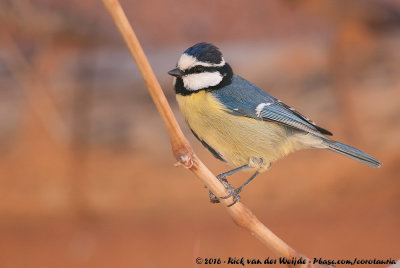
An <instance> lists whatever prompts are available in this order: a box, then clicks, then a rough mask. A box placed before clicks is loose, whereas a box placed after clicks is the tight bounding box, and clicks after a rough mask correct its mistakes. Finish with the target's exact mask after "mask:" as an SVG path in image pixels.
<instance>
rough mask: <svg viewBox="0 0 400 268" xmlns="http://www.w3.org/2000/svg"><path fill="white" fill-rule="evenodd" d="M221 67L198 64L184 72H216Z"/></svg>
mask: <svg viewBox="0 0 400 268" xmlns="http://www.w3.org/2000/svg"><path fill="white" fill-rule="evenodd" d="M220 68H221V67H205V66H203V65H196V66H194V67H192V68H190V69H188V70H185V71H184V74H185V75H187V74H197V73H203V72H215V71H218V70H219V69H220Z"/></svg>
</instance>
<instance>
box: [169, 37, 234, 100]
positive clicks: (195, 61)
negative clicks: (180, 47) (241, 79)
mask: <svg viewBox="0 0 400 268" xmlns="http://www.w3.org/2000/svg"><path fill="white" fill-rule="evenodd" d="M168 74H169V75H172V76H174V77H176V82H175V89H176V91H177V93H180V92H178V91H182V90H183V91H185V92H186V94H190V93H193V92H196V91H199V90H202V89H216V88H218V87H221V86H223V85H226V84H229V83H230V80H231V78H232V69H231V68H230V66H229V65H228V64H227V63H226V62H225V60H224V57H223V56H222V53H221V52H220V51H219V49H218V48H217V47H216V46H214V45H212V44H208V43H204V42H203V43H198V44H196V45H194V46H192V47H190V48H188V49H187V50H186V51H185V52H183V54H182V56H181V57H180V59H179V61H178V63H177V65H176V68H175V69H173V70H171V71H169V72H168ZM178 87H179V88H180V89H178ZM182 87H183V88H182ZM185 92H184V93H185Z"/></svg>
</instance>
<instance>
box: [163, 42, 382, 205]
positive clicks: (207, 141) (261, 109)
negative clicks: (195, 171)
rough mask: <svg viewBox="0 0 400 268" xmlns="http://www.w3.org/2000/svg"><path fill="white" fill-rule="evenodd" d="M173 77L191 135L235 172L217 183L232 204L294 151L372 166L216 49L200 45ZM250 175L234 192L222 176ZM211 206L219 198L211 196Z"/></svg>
mask: <svg viewBox="0 0 400 268" xmlns="http://www.w3.org/2000/svg"><path fill="white" fill-rule="evenodd" d="M176 67H177V68H175V69H173V70H171V71H169V72H168V74H170V75H172V76H174V87H175V91H176V99H177V102H178V105H179V108H180V110H181V112H182V114H183V116H184V118H185V120H186V122H187V124H188V125H189V127H190V129H191V130H192V132H193V134H194V136H195V137H196V138H197V139H198V140H199V141H200V142H201V143H202V144H203V145H204V146H205V147H206V148H207V149H208V150H209V151H210V152H211V153H212V154H213V155H214V156H215V157H216V158H218V159H220V160H222V161H224V162H226V163H227V164H229V165H231V166H233V167H234V169H233V170H230V171H228V172H225V173H222V174H220V175H218V176H217V178H218V179H219V180H220V181H221V182H222V183H223V184H224V185H225V187H227V188H228V190H229V192H230V194H229V195H228V196H225V197H221V198H228V197H230V196H233V197H234V203H232V204H231V205H233V204H235V203H236V202H237V201H238V200H239V198H240V196H239V194H240V192H241V191H242V190H243V188H244V187H245V186H246V185H247V184H249V183H250V182H251V181H252V180H253V179H254V178H255V177H256V176H257V175H258V174H259V173H261V172H263V171H266V170H268V168H269V167H270V165H271V163H272V162H274V161H276V160H278V159H280V158H282V157H284V156H286V155H288V154H289V153H292V152H294V151H297V150H301V149H307V148H325V149H329V150H331V151H334V152H336V153H340V154H342V155H345V156H347V157H350V158H353V159H355V160H357V161H359V162H361V163H363V164H366V165H368V166H370V167H374V168H377V167H379V166H381V162H379V161H378V160H377V159H375V158H374V157H372V156H370V155H368V154H366V153H364V152H362V151H360V150H358V149H356V148H353V147H351V146H348V145H345V144H343V143H340V142H336V141H333V140H331V139H329V138H328V137H326V135H332V133H331V132H329V131H328V130H326V129H323V128H321V127H319V126H317V125H316V124H315V123H314V122H313V121H311V120H310V119H308V118H307V117H305V116H304V115H302V114H300V113H299V112H298V111H296V110H295V109H293V108H291V107H289V106H288V105H286V104H284V103H283V102H281V101H280V100H278V99H276V98H274V97H272V96H271V95H269V94H268V93H266V92H265V91H263V90H261V89H260V88H258V87H257V86H255V85H254V84H252V83H250V82H249V81H247V80H245V79H243V78H242V77H240V76H238V75H235V74H234V73H233V71H232V68H231V67H230V65H229V64H228V63H227V62H225V60H224V57H223V55H222V53H221V52H220V51H219V49H218V48H217V47H215V46H214V45H212V44H208V43H198V44H196V45H194V46H192V47H190V48H188V49H187V50H186V51H185V52H184V53H183V54H182V55H181V57H180V59H179V61H178V63H177V66H176ZM245 169H247V170H252V171H253V172H254V174H253V175H252V176H251V177H250V179H248V180H247V181H246V182H245V183H244V184H243V185H242V186H240V187H238V188H236V189H235V188H233V186H231V185H230V184H228V183H227V181H226V177H227V176H229V175H232V174H234V173H236V172H238V171H241V170H245ZM210 197H211V199H212V201H214V202H218V198H217V197H215V196H214V195H213V194H212V193H210Z"/></svg>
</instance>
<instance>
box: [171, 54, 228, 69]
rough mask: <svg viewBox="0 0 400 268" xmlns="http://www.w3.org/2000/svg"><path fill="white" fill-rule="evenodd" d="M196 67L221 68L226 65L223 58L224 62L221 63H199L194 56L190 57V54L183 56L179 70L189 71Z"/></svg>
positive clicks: (179, 63)
mask: <svg viewBox="0 0 400 268" xmlns="http://www.w3.org/2000/svg"><path fill="white" fill-rule="evenodd" d="M196 65H201V66H204V67H221V66H224V65H225V60H224V58H222V61H221V62H220V63H210V62H202V61H198V60H197V59H196V58H195V57H193V56H190V55H188V54H182V56H181V58H180V59H179V61H178V68H179V69H181V70H187V69H189V68H191V67H193V66H196Z"/></svg>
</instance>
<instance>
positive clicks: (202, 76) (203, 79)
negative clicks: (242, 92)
mask: <svg viewBox="0 0 400 268" xmlns="http://www.w3.org/2000/svg"><path fill="white" fill-rule="evenodd" d="M222 78H223V77H222V75H221V74H220V73H219V72H212V73H210V72H204V73H197V74H188V75H185V76H182V80H183V85H184V86H185V88H186V89H187V90H190V91H196V90H200V89H203V88H208V87H212V86H216V85H218V84H219V83H220V82H221V81H222Z"/></svg>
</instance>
